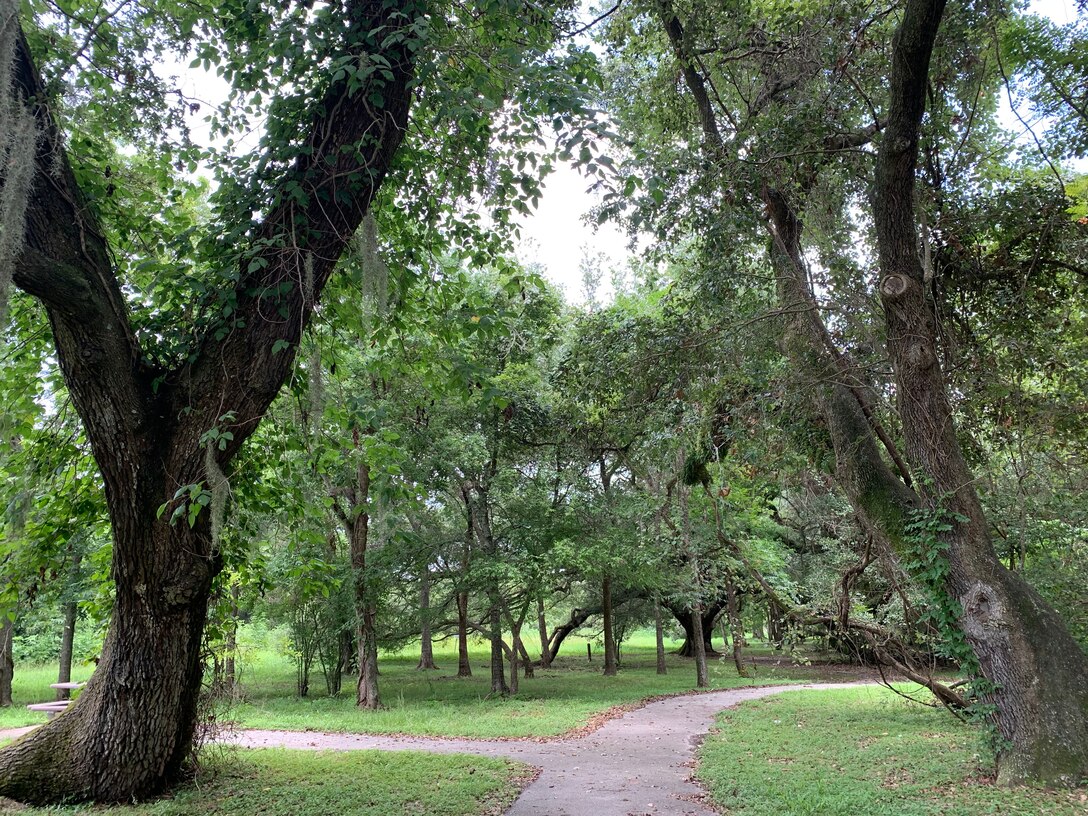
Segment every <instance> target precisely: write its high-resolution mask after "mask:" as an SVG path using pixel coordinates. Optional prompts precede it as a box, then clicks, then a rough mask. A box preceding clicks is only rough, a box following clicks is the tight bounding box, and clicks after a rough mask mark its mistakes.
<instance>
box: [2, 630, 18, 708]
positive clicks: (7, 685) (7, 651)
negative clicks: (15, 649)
mask: <svg viewBox="0 0 1088 816" xmlns="http://www.w3.org/2000/svg"><path fill="white" fill-rule="evenodd" d="M14 632H15V622H14V621H13V620H12V619H11V618H9V617H7V616H5V617H4V619H3V622H2V623H0V707H2V708H9V707H10V706H11V703H12V700H11V681H12V680H14V679H15V660H14V659H13V657H12V653H11V646H12V643H11V639H12V635H13V634H14Z"/></svg>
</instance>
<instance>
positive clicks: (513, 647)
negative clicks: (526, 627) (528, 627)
mask: <svg viewBox="0 0 1088 816" xmlns="http://www.w3.org/2000/svg"><path fill="white" fill-rule="evenodd" d="M511 624H512V625H511V627H510V694H512V695H513V694H517V693H518V667H519V665H520V664H521V651H522V645H521V624H520V623H515V622H513V621H511Z"/></svg>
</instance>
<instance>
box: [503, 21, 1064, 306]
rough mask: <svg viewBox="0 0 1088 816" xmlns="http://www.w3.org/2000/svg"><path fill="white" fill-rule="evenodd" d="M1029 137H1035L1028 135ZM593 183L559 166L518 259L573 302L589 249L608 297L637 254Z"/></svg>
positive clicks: (526, 223) (527, 225) (528, 224)
mask: <svg viewBox="0 0 1088 816" xmlns="http://www.w3.org/2000/svg"><path fill="white" fill-rule="evenodd" d="M1029 9H1030V10H1031V11H1032V12H1034V13H1036V14H1042V15H1045V16H1047V17H1049V18H1050V19H1051V20H1053V21H1054V22H1056V23H1058V24H1066V23H1070V22H1073V21H1074V20H1075V19H1076V14H1077V12H1076V4H1075V2H1074V0H1034V1H1033V2H1032V3H1031V4H1030V6H1029ZM1002 108H1003V111H1004V113H1003V114H1002V119H1003V121H1004V122H1005V124H1006V126H1007V127H1008V128H1009V129H1010V130H1012V131H1013V132H1019V131H1020V130H1022V129H1023V128H1022V127H1021V126H1020V124H1019V122H1017V121H1016V118H1015V117H1014V116H1013V115H1012V112H1011V110H1010V109H1009V105H1008V100H1007V97H1006V98H1005V99H1004V100H1003V102H1002ZM1025 118H1027V117H1025ZM1024 137H1025V138H1030V137H1028V136H1027V134H1024ZM589 185H590V182H589V181H588V180H587V179H585V178H584V177H582V176H581V175H579V173H578V172H577V171H576V170H574V169H573V168H572V167H570V165H568V164H563V163H561V164H559V167H558V169H557V170H556V172H555V173H554V174H553V175H552V176H551V177H549V179H548V180H547V183H546V185H545V188H544V195H543V196H542V197H541V201H540V206H539V207H538V208H537V210H536V211H535V212H534V213H533V214H532V216H531V217H528V218H523V219H522V236H523V237H522V240H521V242H520V244H519V247H518V257H519V258H521V259H522V260H524V261H535V262H537V263H539V264H540V265H541V266H542V267H543V268H544V270H545V273H546V275H547V277H548V278H549V279H550V280H551V281H553V282H554V283H556V284H558V285H559V286H560V287H561V288H562V289H563V291H564V293H565V295H566V298H567V300H568V302H570V303H581V302H583V300H584V298H583V296H582V279H581V274H580V272H579V261H580V260H581V258H582V257H583V255H584V254H585V253H586V251H587V250H588V251H589V252H591V253H596V252H601V253H604V255H605V257H606V261H605V264H604V269H605V275H604V280H603V282H602V286H601V292H600V293H601V294H602V295H604V296H605V297H607V295H608V292H609V290H610V286H609V282H608V279H609V276H608V270H610V269H612V268H615V267H623V266H625V265H626V263H627V260H628V259H629V258H630V256H631V252H630V250H629V249H628V247H627V242H628V241H627V236H626V234H625V233H623V232H621V231H620V230H619V229H617V228H616V227H615V226H613V225H611V224H605V225H602V226H600V227H595V226H591V225H590V224H588V223H587V222H586V220H585V217H586V215H587V214H588V213H589V211H590V210H591V209H592V208H593V207H594V206H595V205H596V204H597V203H598V201H597V198H596V196H594V195H593V194H592V193H591V192H589V191H588V187H589Z"/></svg>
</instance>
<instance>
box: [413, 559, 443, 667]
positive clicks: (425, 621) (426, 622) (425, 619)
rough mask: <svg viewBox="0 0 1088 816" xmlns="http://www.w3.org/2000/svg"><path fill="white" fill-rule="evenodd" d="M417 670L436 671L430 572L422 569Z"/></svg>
mask: <svg viewBox="0 0 1088 816" xmlns="http://www.w3.org/2000/svg"><path fill="white" fill-rule="evenodd" d="M419 629H420V633H419V664H418V665H417V666H416V668H417V669H419V670H424V669H437V668H438V666H436V665H435V663H434V643H433V642H432V640H431V571H430V568H429V566H428V567H424V569H423V574H422V575H421V576H420V578H419Z"/></svg>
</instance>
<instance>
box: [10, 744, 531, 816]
mask: <svg viewBox="0 0 1088 816" xmlns="http://www.w3.org/2000/svg"><path fill="white" fill-rule="evenodd" d="M526 778H527V777H526V768H525V766H523V765H518V764H517V763H513V762H507V761H505V760H499V759H486V758H482V757H470V756H460V755H449V756H442V755H438V754H422V753H415V752H405V753H382V752H380V751H354V752H351V753H332V752H322V753H312V752H309V751H277V750H262V751H230V752H227V753H226V754H224V755H222V756H217V757H213V758H211V759H209V760H208V761H207V768H206V769H204V770H202V771H201V774H200V776H199V777H198V779H197V781H196V782H194V783H193V784H191V785H187V786H185V787H184V788H182V789H181V790H179V791H177V792H176V793H175V795H174V796H173V798H170V799H162V800H159V801H155V802H148V803H146V804H143V805H139V806H126V807H112V808H103V807H91V806H86V807H64V808H55V807H54V808H48V809H44V808H42V809H40V808H23V807H22V806H21V805H15V804H14V803H12V804H11V805H10V807H9V808H5V807H4V806H3V805H0V813H21V814H27V816H33V814H46V813H51V814H74V813H94V814H103V816H107V815H108V816H200V814H213V813H214V814H216V816H252V814H258V813H259V814H261V815H262V816H326V815H327V814H330V813H332V814H351V815H352V816H400V814H404V816H408V814H412V816H418V815H419V814H427V816H498V814H501V813H503V812H505V810H506V809H507V808H508V807H509V806H510V804H511V803H512V802H513V801H514V799H515V798H516V797H517V794H518V792H519V791H520V790H521V787H522V783H523V782H524V781H525V779H526Z"/></svg>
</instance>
